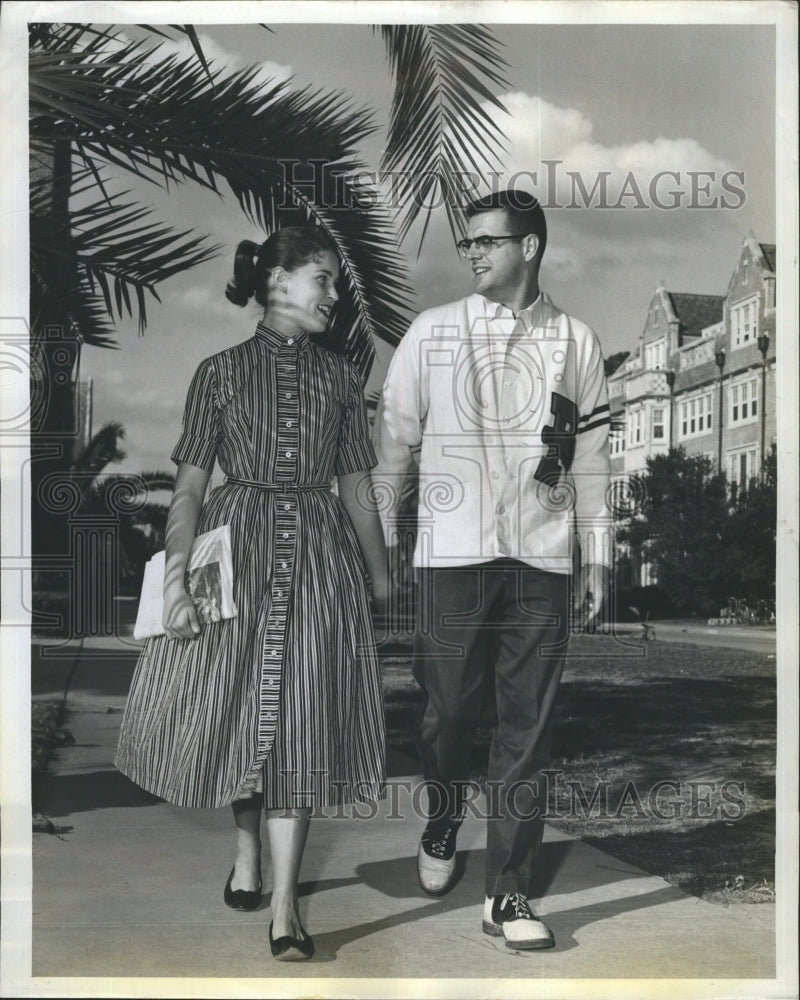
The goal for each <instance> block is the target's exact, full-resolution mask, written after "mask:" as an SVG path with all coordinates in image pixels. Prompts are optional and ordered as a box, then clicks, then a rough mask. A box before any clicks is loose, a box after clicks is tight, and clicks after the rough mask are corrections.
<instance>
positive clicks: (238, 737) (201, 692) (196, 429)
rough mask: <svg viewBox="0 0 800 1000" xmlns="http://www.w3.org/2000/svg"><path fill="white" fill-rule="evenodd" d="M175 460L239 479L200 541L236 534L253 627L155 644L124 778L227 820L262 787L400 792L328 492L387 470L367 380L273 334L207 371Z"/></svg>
mask: <svg viewBox="0 0 800 1000" xmlns="http://www.w3.org/2000/svg"><path fill="white" fill-rule="evenodd" d="M172 458H173V460H174V461H175V462H188V463H190V464H191V465H195V466H199V467H200V468H203V469H211V468H212V467H213V464H214V460H215V458H216V460H218V461H219V463H220V466H221V468H222V469H223V471H224V472H225V473H226V475H227V476H229V477H231V478H232V479H240V480H248V481H250V482H255V483H267V484H277V485H278V486H280V487H281V488H280V489H263V488H258V487H256V486H251V485H244V484H239V483H233V482H226V483H225V484H224V485H222V486H219V487H217V488H216V489H215V490H213V491H212V492H211V494H210V496H209V498H208V499H207V501H206V503H205V506H204V508H203V511H202V514H201V516H200V520H199V523H198V526H197V531H198V533H200V532H202V531H208V530H209V529H210V528H213V527H216V526H217V525H221V524H229V525H230V529H231V542H232V548H233V570H234V600H235V602H236V605H237V607H238V609H239V614H238V617H236V618H232V619H230V620H228V621H224V622H214V623H213V624H210V625H205V626H203V627H202V632H201V634H200V635H199V636H198V637H197V638H196V639H187V640H182V641H181V640H168V639H166V638H165V637H156V638H153V639H148V640H147V642H146V644H145V646H144V649H143V650H142V654H141V656H140V658H139V663H138V665H137V668H136V672H135V674H134V678H133V683H132V686H131V692H130V696H129V699H128V704H127V707H126V710H125V715H124V718H123V721H122V729H121V733H120V740H119V746H118V748H117V755H116V758H115V764H116V766H117V767H118V768H119V770H120V771H122V773H123V774H126V775H127V776H128V777H129V778H131V779H132V780H133V781H135V782H136V783H137V784H138V785H141V787H142V788H145V789H147V790H148V791H150V792H152V793H154V794H155V795H158V796H160V797H161V798H164V799H167V800H168V801H169V802H173V803H175V804H176V805H182V806H196V807H204V808H208V807H216V806H223V805H226V804H227V803H230V802H231V801H233V800H234V799H237V798H241V797H243V796H244V795H247V794H249V793H252V792H254V791H257V790H263V797H264V805H265V807H266V808H284V807H290V806H298V807H299V806H313V805H337V804H339V803H344V802H352V801H359V800H362V801H364V800H374V799H376V798H380V797H381V796H382V795H383V790H384V780H385V771H384V752H385V730H384V714H383V699H382V695H381V685H380V675H379V671H378V662H377V656H376V653H375V646H374V638H373V634H372V625H371V619H370V609H369V600H368V596H367V588H366V581H365V573H364V567H363V562H362V558H361V553H360V550H359V547H358V542H357V539H356V536H355V532H354V530H353V527H352V524H351V522H350V519H349V518H348V516H347V514H346V512H345V510H344V507H343V506H342V504H341V502H340V501H339V499H338V498H337V497H336V495H335V494H334V493H333V492H331V490H330V489H328V488H321V489H293V487H296V486H301V487H302V486H306V487H309V486H314V485H320V484H321V485H323V486H328V485H329V484H330V482H331V480H332V479H333V478H334V477H335V476H339V475H346V474H348V473H352V472H358V471H360V470H366V469H369V468H371V467H372V466H373V465H374V464H375V455H374V452H373V450H372V445H371V444H370V441H369V436H368V425H367V420H366V415H365V411H364V400H363V395H362V390H361V382H360V379H359V376H358V373H357V371H356V370H355V368H354V367H353V366H352V365H350V363H349V362H348V361H346V360H345V359H344V358H342V357H341V356H339V355H336V354H333V353H331V352H330V351H326V350H325V349H324V348H322V347H319V346H317V345H315V344H313V343H312V342H311V341H310V339H309V337H308V335H307V334H306V333H302V334H300V335H299V336H297V337H294V338H291V339H286V338H284V337H283V336H282V335H280V334H278V333H276V332H275V331H274V330H271V329H269V328H268V327H265V326H264V325H263V324H259V326H258V328H257V329H256V334H255V336H254V337H252V338H251V339H250V340H248V341H246V342H245V343H243V344H238V345H237V346H235V347H232V348H230V349H229V350H226V351H222V352H221V353H219V354H216V355H214V356H213V357H211V358H208V359H207V360H205V361H203V362H202V363H201V364H200V367H199V368H198V370H197V372H196V374H195V376H194V379H193V380H192V383H191V386H190V388H189V394H188V398H187V402H186V412H185V416H184V424H183V433H182V434H181V437H180V440H179V441H178V444H177V446H176V448H175V450H174V451H173V453H172Z"/></svg>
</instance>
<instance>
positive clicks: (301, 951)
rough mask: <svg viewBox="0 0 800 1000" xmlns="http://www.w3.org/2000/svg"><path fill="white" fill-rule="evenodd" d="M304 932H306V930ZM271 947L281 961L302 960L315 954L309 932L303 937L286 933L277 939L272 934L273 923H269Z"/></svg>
mask: <svg viewBox="0 0 800 1000" xmlns="http://www.w3.org/2000/svg"><path fill="white" fill-rule="evenodd" d="M303 933H304V934H305V931H303ZM269 947H270V951H271V952H272V957H273V958H277V959H278V961H279V962H302V961H303V960H304V959H306V958H311V956H312V955H313V954H314V942H313V941H312V940H311V938H310V937H309V936H308V934H305V937H302V938H296V937H292V936H291V934H285V935H284V936H283V937H279V938H277V939H276V938H274V937H273V936H272V924H271V923H270V925H269Z"/></svg>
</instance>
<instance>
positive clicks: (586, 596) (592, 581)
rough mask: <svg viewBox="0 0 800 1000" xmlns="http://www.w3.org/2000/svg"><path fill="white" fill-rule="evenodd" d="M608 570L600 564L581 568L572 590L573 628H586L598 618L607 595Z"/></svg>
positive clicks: (590, 564) (589, 564)
mask: <svg viewBox="0 0 800 1000" xmlns="http://www.w3.org/2000/svg"><path fill="white" fill-rule="evenodd" d="M609 582H610V570H609V568H608V566H603V565H601V564H600V563H587V564H586V565H585V566H582V567H581V571H580V573H579V574H578V576H577V577H576V579H575V581H574V584H573V590H572V623H573V627H575V628H587V627H588V626H590V625H591V624H592V623H593V622H594V621H595V619H596V618H597V617H598V615H599V614H600V612H601V611H602V608H603V603H604V601H605V599H606V596H607V595H608V590H609Z"/></svg>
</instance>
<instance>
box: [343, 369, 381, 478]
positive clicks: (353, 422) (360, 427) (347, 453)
mask: <svg viewBox="0 0 800 1000" xmlns="http://www.w3.org/2000/svg"><path fill="white" fill-rule="evenodd" d="M348 369H349V383H348V391H347V407H346V409H345V412H344V415H343V417H342V424H341V427H340V429H339V453H338V455H337V456H336V466H335V472H336V475H337V476H347V475H349V474H350V473H351V472H363V471H364V470H365V469H371V468H373V467H374V466H375V465H377V464H378V460H377V458H376V457H375V450H374V448H373V447H372V442H371V441H370V439H369V422H368V421H367V410H366V406H365V405H364V393H363V392H362V389H361V379H360V378H359V375H358V372H357V371H356V369H355V368H354V367H353V366H352V365H348Z"/></svg>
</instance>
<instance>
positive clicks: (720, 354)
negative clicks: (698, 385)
mask: <svg viewBox="0 0 800 1000" xmlns="http://www.w3.org/2000/svg"><path fill="white" fill-rule="evenodd" d="M714 360H715V361H716V363H717V368H719V420H718V421H717V424H718V426H719V434H718V444H717V475H720V474H721V472H722V369H723V368H724V367H725V348H724V347H720V349H719V350H718V351H714Z"/></svg>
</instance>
